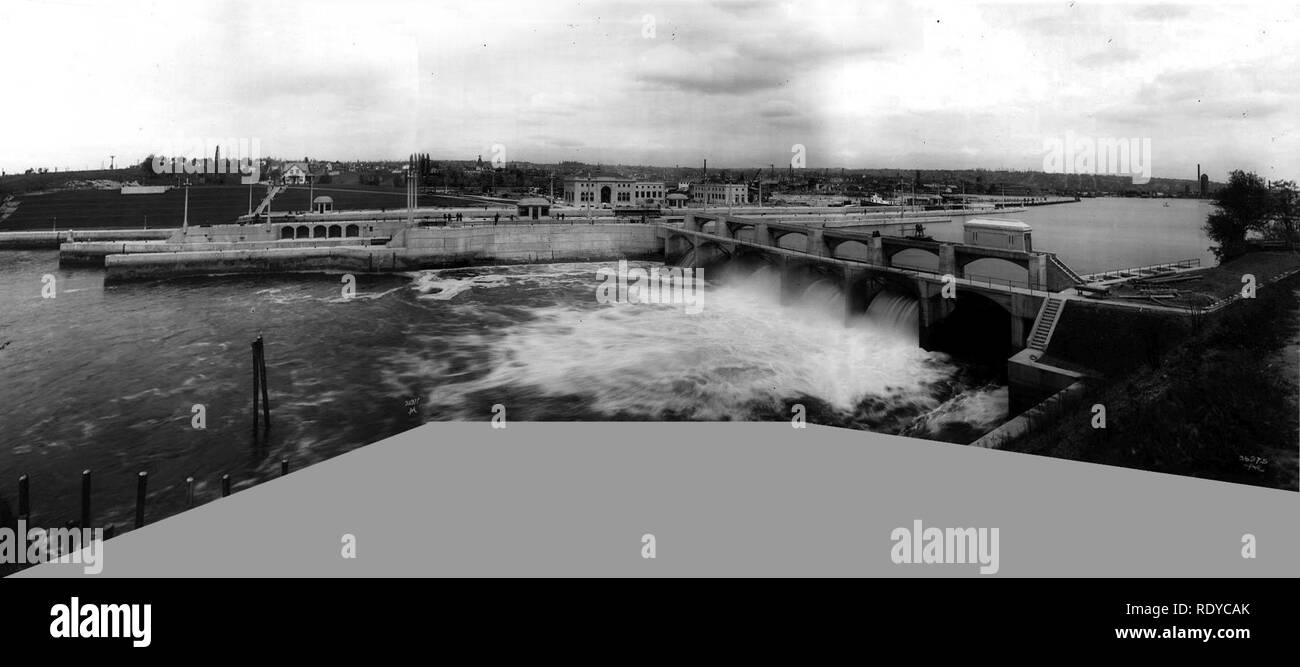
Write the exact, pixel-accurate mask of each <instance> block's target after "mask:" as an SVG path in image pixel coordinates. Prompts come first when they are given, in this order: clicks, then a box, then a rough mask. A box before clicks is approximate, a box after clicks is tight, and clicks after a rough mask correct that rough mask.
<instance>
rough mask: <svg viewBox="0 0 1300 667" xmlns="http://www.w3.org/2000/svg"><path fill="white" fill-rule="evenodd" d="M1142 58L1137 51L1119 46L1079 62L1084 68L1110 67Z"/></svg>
mask: <svg viewBox="0 0 1300 667" xmlns="http://www.w3.org/2000/svg"><path fill="white" fill-rule="evenodd" d="M1141 57H1142V53H1141V52H1139V51H1137V50H1136V49H1129V48H1125V47H1118V46H1117V47H1109V48H1105V49H1102V50H1101V51H1094V52H1092V53H1089V54H1087V55H1085V56H1083V57H1081V58H1079V59H1078V61H1077V62H1078V63H1079V64H1080V65H1082V66H1084V67H1109V66H1111V65H1122V64H1124V63H1131V62H1134V61H1136V60H1138V59H1139V58H1141Z"/></svg>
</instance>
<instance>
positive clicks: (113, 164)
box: [108, 155, 117, 169]
mask: <svg viewBox="0 0 1300 667" xmlns="http://www.w3.org/2000/svg"><path fill="white" fill-rule="evenodd" d="M108 168H109V169H116V168H117V156H116V155H110V156H108Z"/></svg>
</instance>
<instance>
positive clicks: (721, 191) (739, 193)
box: [691, 183, 749, 206]
mask: <svg viewBox="0 0 1300 667" xmlns="http://www.w3.org/2000/svg"><path fill="white" fill-rule="evenodd" d="M691 201H693V202H695V203H697V204H703V205H705V206H731V205H734V204H746V203H748V202H749V186H748V185H745V184H744V183H696V184H694V185H692V186H691Z"/></svg>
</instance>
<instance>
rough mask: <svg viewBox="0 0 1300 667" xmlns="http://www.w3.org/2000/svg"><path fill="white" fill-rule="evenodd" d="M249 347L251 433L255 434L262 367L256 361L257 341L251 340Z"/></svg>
mask: <svg viewBox="0 0 1300 667" xmlns="http://www.w3.org/2000/svg"><path fill="white" fill-rule="evenodd" d="M250 347H251V348H252V350H253V435H254V436H256V435H257V407H258V406H257V400H258V385H260V384H261V382H262V369H261V366H260V365H259V364H258V363H257V341H253V342H252V344H251V345H250Z"/></svg>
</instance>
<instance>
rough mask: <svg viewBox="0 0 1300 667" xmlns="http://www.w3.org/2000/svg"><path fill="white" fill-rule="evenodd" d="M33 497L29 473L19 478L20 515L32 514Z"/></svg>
mask: <svg viewBox="0 0 1300 667" xmlns="http://www.w3.org/2000/svg"><path fill="white" fill-rule="evenodd" d="M31 514H32V498H31V488H30V485H29V484H28V481H27V475H23V476H22V477H19V478H18V516H31Z"/></svg>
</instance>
